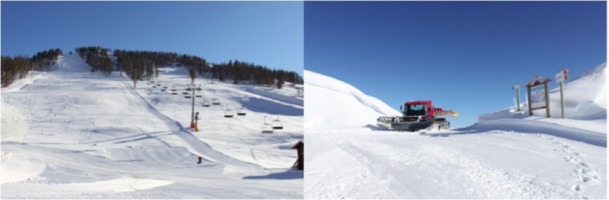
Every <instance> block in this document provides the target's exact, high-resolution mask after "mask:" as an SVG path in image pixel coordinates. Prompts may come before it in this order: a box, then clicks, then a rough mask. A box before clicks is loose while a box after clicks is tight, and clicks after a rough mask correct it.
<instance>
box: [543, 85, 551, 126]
mask: <svg viewBox="0 0 609 200" xmlns="http://www.w3.org/2000/svg"><path fill="white" fill-rule="evenodd" d="M544 90H545V93H546V117H550V93H549V92H548V81H545V83H544Z"/></svg>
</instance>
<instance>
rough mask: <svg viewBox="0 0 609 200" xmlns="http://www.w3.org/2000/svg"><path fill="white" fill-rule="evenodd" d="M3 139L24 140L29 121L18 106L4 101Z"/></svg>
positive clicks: (2, 107)
mask: <svg viewBox="0 0 609 200" xmlns="http://www.w3.org/2000/svg"><path fill="white" fill-rule="evenodd" d="M0 109H2V125H1V126H0V128H1V129H2V134H1V135H2V141H3V142H6V141H13V142H22V141H23V137H25V134H26V132H27V127H28V124H27V121H26V120H25V116H24V115H23V112H22V111H21V109H19V108H18V107H15V106H13V105H11V104H8V103H5V102H2V106H1V107H0Z"/></svg>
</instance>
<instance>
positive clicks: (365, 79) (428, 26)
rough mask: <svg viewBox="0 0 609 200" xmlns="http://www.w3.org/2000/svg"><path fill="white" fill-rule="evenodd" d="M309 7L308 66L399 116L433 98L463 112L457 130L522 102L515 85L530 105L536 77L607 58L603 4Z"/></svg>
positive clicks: (587, 67)
mask: <svg viewBox="0 0 609 200" xmlns="http://www.w3.org/2000/svg"><path fill="white" fill-rule="evenodd" d="M304 5H305V51H304V52H305V69H306V70H310V71H314V72H318V73H321V74H325V75H329V76H332V77H335V78H338V79H340V80H343V81H345V82H347V83H350V84H352V85H353V86H355V87H357V88H359V89H360V90H362V91H363V92H364V93H366V94H368V95H371V96H375V97H377V98H379V99H381V100H383V101H384V102H386V103H387V104H388V105H390V106H392V107H394V108H395V109H396V110H398V109H399V105H401V104H403V103H404V102H405V101H407V100H418V99H430V100H432V101H433V103H434V105H435V106H438V107H441V108H444V109H454V110H456V111H459V112H460V114H461V116H459V117H457V118H455V119H451V121H452V125H453V127H464V126H467V125H471V124H473V123H475V122H476V121H477V117H478V115H479V114H481V113H488V112H493V111H498V110H501V109H505V108H507V107H510V106H512V105H514V103H513V98H514V96H515V92H514V91H512V86H513V85H514V84H515V83H517V82H520V83H521V85H523V87H522V95H523V97H522V101H524V94H525V93H524V91H525V89H524V85H525V83H526V82H527V81H528V80H530V79H531V78H532V77H533V76H534V75H542V76H545V77H548V78H551V79H554V74H556V73H558V72H559V71H560V70H562V69H565V68H566V69H569V70H570V74H571V77H574V76H577V75H581V74H583V73H585V72H586V71H588V70H591V69H593V68H594V67H595V66H597V65H599V64H602V63H604V62H605V61H606V55H607V53H606V44H607V42H606V37H607V33H606V24H607V23H606V3H605V2H305V4H304ZM305 78H306V77H305ZM550 87H551V88H554V87H556V84H555V83H554V81H552V84H551V85H550ZM307 98H311V97H307ZM320 98H321V97H320Z"/></svg>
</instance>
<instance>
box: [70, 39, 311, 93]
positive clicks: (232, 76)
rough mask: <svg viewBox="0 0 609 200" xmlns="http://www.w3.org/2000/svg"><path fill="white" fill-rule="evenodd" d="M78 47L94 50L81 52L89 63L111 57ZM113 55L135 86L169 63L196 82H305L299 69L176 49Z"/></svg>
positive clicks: (280, 84)
mask: <svg viewBox="0 0 609 200" xmlns="http://www.w3.org/2000/svg"><path fill="white" fill-rule="evenodd" d="M79 49H85V50H87V51H86V52H94V53H89V54H87V55H86V56H83V55H81V57H83V59H85V60H86V61H87V63H90V65H92V64H91V63H93V64H95V63H104V62H103V61H99V60H101V59H105V60H110V59H109V58H105V57H104V56H105V55H109V54H108V53H107V52H108V51H109V50H107V49H104V48H101V47H81V48H79ZM79 52H80V51H79ZM95 52H97V54H96V53H95ZM91 54H93V56H91ZM112 55H113V56H115V57H116V63H115V66H116V68H115V70H117V71H120V72H121V73H122V72H125V74H127V75H128V76H129V77H130V78H131V79H132V80H133V81H134V86H136V85H137V81H138V80H149V79H151V78H152V77H155V76H158V72H159V70H158V69H159V67H168V66H177V67H184V68H186V70H187V71H188V74H189V77H190V78H191V80H192V81H193V82H194V80H195V78H197V77H206V78H212V79H218V80H220V81H228V80H232V82H233V83H234V84H254V85H267V86H275V87H278V88H281V87H282V86H283V84H284V83H285V82H291V83H295V84H302V83H303V79H302V77H301V76H300V75H299V74H297V73H296V72H290V71H286V70H275V69H269V68H267V67H266V66H261V65H256V64H253V63H247V62H242V61H238V60H235V61H233V60H231V61H229V62H226V63H219V64H213V63H208V62H207V61H206V60H205V59H203V58H201V57H199V56H193V55H187V54H178V53H175V52H163V51H129V50H120V49H117V50H114V51H113V53H112ZM89 59H94V61H89ZM95 59H97V60H95ZM92 66H93V65H92ZM94 68H95V67H94Z"/></svg>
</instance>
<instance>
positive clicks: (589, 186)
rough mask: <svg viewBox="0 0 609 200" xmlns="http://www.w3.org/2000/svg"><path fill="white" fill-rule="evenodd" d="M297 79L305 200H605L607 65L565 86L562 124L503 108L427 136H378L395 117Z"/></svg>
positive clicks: (341, 88) (308, 76) (316, 81)
mask: <svg viewBox="0 0 609 200" xmlns="http://www.w3.org/2000/svg"><path fill="white" fill-rule="evenodd" d="M304 75H305V91H306V94H307V98H306V99H305V101H306V102H305V104H306V105H307V107H306V108H307V112H306V113H305V132H306V133H305V134H306V143H308V144H309V146H312V147H309V148H307V149H306V155H307V157H306V162H307V169H306V171H305V176H306V179H305V191H304V196H305V198H466V199H467V198H597V199H605V198H607V193H606V191H607V190H606V188H607V171H606V168H607V161H606V157H607V155H606V154H607V145H606V144H607V142H606V141H607V140H606V135H607V134H606V133H607V130H606V124H607V116H606V82H605V77H606V67H605V64H603V65H600V66H598V67H596V68H594V69H593V70H592V71H590V73H587V74H585V75H583V76H581V77H579V78H577V79H574V80H572V81H570V82H568V83H566V84H565V98H566V99H567V101H566V107H567V108H566V112H567V119H557V118H542V117H537V116H531V117H529V116H528V115H527V114H526V113H524V112H515V111H513V110H512V108H508V109H506V110H504V111H499V112H496V113H490V114H483V115H481V116H480V120H479V122H478V123H476V124H474V125H472V126H470V127H467V128H462V129H455V130H448V131H442V132H428V133H418V132H415V133H409V132H390V131H380V130H378V129H377V128H376V125H375V122H376V118H377V117H378V116H381V115H388V114H390V115H397V114H398V113H397V111H395V110H392V109H391V108H390V107H389V106H387V105H386V104H384V103H383V102H381V101H380V100H378V99H376V98H374V97H370V96H367V95H365V94H363V93H362V92H361V91H359V90H357V89H356V88H354V87H352V86H350V85H349V84H347V83H344V82H342V81H340V80H336V79H333V78H331V77H327V76H324V75H321V74H318V73H315V72H311V71H305V74H304ZM319 97H324V99H332V101H322V100H320V98H319ZM557 98H558V96H557V91H556V90H554V91H553V93H552V94H551V100H552V104H553V105H555V106H554V107H553V110H555V111H556V110H557V109H556V106H558V104H557V102H558V101H559V100H558V99H557ZM552 115H553V116H560V115H559V113H558V114H557V113H556V112H554V111H553V113H552Z"/></svg>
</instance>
